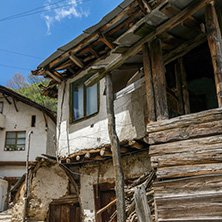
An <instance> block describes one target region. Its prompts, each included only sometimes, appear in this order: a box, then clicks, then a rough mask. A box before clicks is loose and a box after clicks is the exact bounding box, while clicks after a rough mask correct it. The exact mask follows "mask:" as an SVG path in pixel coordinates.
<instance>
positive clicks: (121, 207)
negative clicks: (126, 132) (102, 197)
mask: <svg viewBox="0 0 222 222" xmlns="http://www.w3.org/2000/svg"><path fill="white" fill-rule="evenodd" d="M106 101H107V102H106V104H107V117H108V130H109V137H110V142H111V149H112V157H113V167H114V172H115V190H116V199H117V201H116V208H117V221H118V222H125V221H126V213H125V193H124V175H123V170H122V166H121V156H120V144H119V139H118V136H117V133H116V128H115V114H114V104H113V102H114V95H113V83H112V77H111V74H110V73H109V74H108V75H106Z"/></svg>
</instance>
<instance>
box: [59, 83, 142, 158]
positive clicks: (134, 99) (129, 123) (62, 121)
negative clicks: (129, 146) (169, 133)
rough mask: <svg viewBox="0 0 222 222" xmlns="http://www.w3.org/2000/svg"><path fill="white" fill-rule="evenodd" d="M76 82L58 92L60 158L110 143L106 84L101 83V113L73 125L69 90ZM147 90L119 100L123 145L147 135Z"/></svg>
mask: <svg viewBox="0 0 222 222" xmlns="http://www.w3.org/2000/svg"><path fill="white" fill-rule="evenodd" d="M72 81H73V80H68V81H67V82H66V83H64V82H63V83H62V84H61V85H60V86H59V90H58V114H57V136H58V138H57V139H58V141H59V143H58V151H59V155H60V156H67V155H68V154H70V153H74V152H77V151H79V150H82V149H92V148H96V147H98V146H101V145H103V144H108V143H110V141H109V135H108V121H107V112H106V96H105V95H103V94H104V90H105V80H104V79H102V80H101V81H100V107H99V113H98V114H96V115H95V116H93V117H90V118H88V119H86V120H82V121H78V122H76V123H70V121H69V120H70V116H69V95H70V92H69V88H70V83H72ZM145 106H146V98H145V86H144V85H143V86H142V87H141V88H139V89H137V90H135V91H134V92H132V93H129V94H127V95H125V96H123V97H121V98H120V99H117V100H115V103H114V109H115V116H116V129H117V134H118V136H119V139H120V141H121V140H125V139H129V140H130V139H133V138H136V137H142V136H144V135H145V115H144V110H145V109H144V107H145Z"/></svg>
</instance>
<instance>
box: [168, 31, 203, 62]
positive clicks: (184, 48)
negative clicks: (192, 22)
mask: <svg viewBox="0 0 222 222" xmlns="http://www.w3.org/2000/svg"><path fill="white" fill-rule="evenodd" d="M206 41H207V38H206V34H205V33H201V34H199V35H198V36H197V37H196V38H195V39H191V40H189V41H186V42H184V43H183V44H181V45H180V46H178V47H176V48H175V49H173V50H171V51H170V52H169V53H167V54H166V55H164V63H165V65H166V64H168V63H170V62H172V61H174V60H175V59H177V58H179V57H182V56H184V55H185V54H187V53H188V52H189V51H190V50H192V49H193V48H195V47H197V46H198V45H201V44H202V43H204V42H206Z"/></svg>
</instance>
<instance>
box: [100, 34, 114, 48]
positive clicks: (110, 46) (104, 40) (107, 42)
mask: <svg viewBox="0 0 222 222" xmlns="http://www.w3.org/2000/svg"><path fill="white" fill-rule="evenodd" d="M100 41H102V42H103V43H104V44H106V45H107V46H108V47H109V48H110V49H114V48H115V47H114V45H113V43H112V42H111V41H109V40H108V39H107V38H106V37H105V36H104V35H103V36H102V37H101V38H100Z"/></svg>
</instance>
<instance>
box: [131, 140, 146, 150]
mask: <svg viewBox="0 0 222 222" xmlns="http://www.w3.org/2000/svg"><path fill="white" fill-rule="evenodd" d="M129 146H132V147H133V148H135V149H138V150H140V149H143V145H142V144H140V143H138V142H136V141H134V140H133V141H129Z"/></svg>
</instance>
